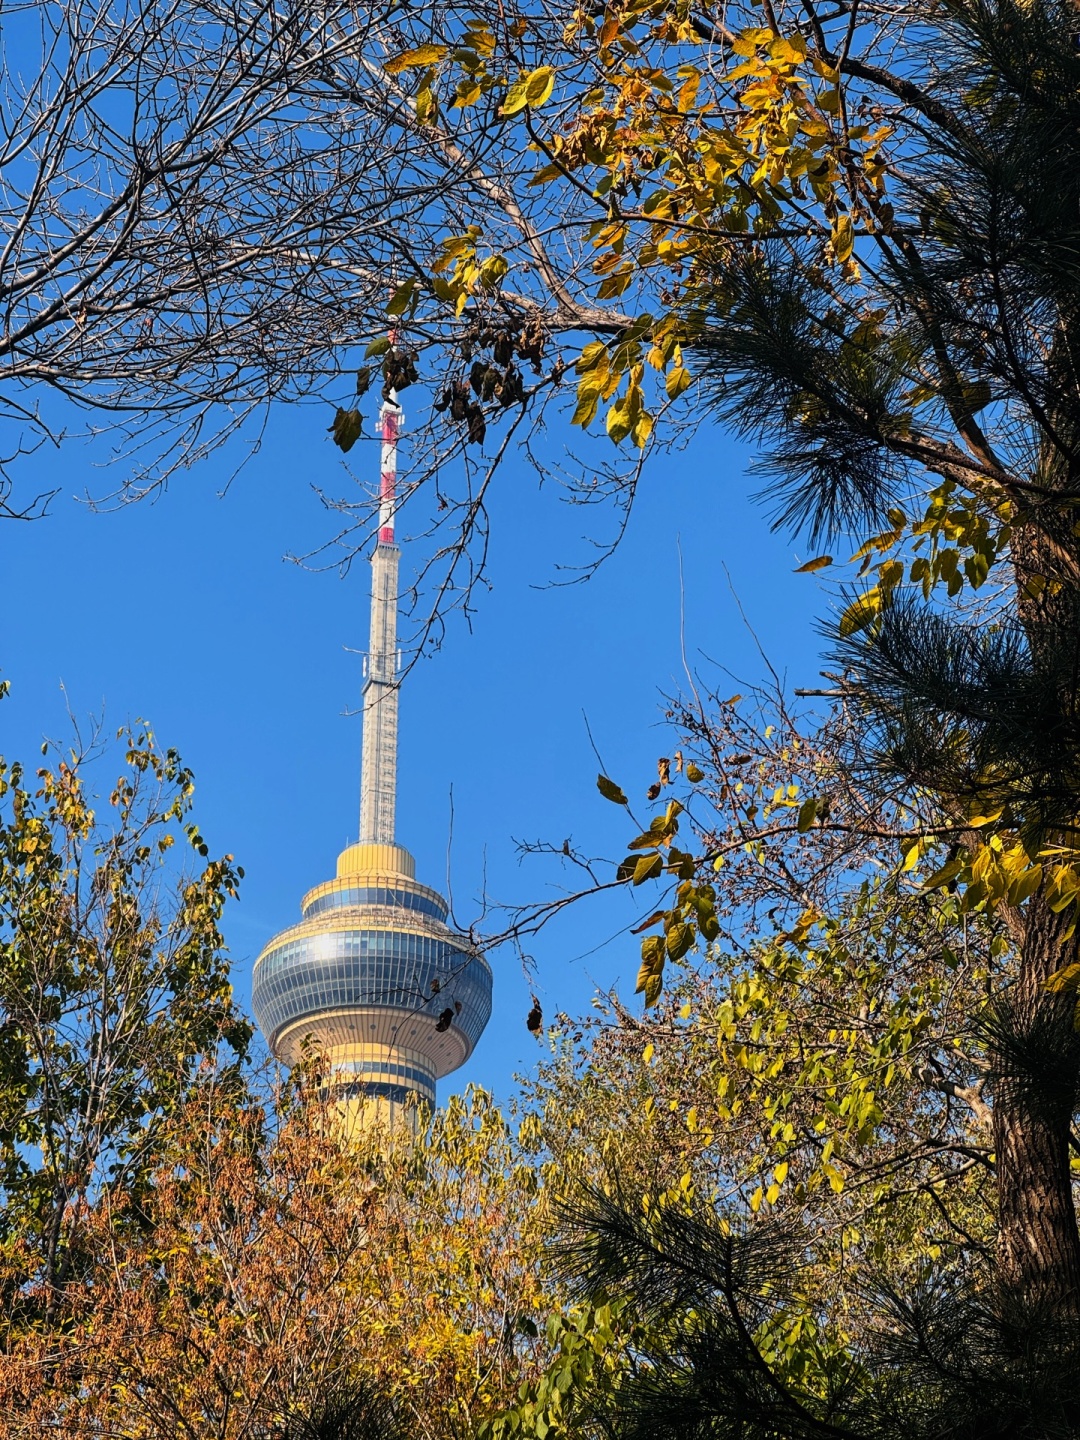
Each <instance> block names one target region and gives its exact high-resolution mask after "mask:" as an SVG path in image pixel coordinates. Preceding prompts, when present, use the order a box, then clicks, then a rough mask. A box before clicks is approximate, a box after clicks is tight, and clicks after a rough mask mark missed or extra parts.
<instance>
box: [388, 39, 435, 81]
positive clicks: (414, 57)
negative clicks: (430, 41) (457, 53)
mask: <svg viewBox="0 0 1080 1440" xmlns="http://www.w3.org/2000/svg"><path fill="white" fill-rule="evenodd" d="M449 48H450V47H449V46H448V45H417V46H416V48H415V49H414V50H404V51H402V53H401V54H400V55H395V56H394V57H393V59H392V60H387V62H386V64H385V66H384V69H386V70H387V71H388V72H389V74H391V75H400V74H401V72H402V70H412V69H415V68H416V67H417V66H419V65H434V64H436V63H437V62H438V61H439V60H441V59H442V58H443V56H444V55H445V54H446V53H447V51H448V50H449Z"/></svg>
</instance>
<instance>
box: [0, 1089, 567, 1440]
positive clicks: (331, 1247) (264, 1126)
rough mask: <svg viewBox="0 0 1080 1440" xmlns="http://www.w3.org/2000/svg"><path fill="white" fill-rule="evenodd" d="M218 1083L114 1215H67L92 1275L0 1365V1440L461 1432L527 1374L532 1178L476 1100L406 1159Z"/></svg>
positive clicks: (80, 1278) (376, 1135)
mask: <svg viewBox="0 0 1080 1440" xmlns="http://www.w3.org/2000/svg"><path fill="white" fill-rule="evenodd" d="M222 1078H223V1077H222V1076H221V1075H220V1073H214V1072H204V1074H203V1076H202V1077H201V1081H200V1085H199V1087H198V1091H197V1093H193V1094H192V1095H191V1097H190V1098H189V1099H188V1101H187V1103H186V1104H185V1105H184V1106H183V1107H182V1108H179V1109H177V1110H176V1111H174V1112H173V1113H172V1114H171V1115H170V1117H169V1120H168V1123H167V1125H166V1127H165V1131H164V1134H163V1136H162V1139H163V1142H164V1143H163V1146H162V1150H161V1158H160V1162H159V1165H158V1167H157V1168H156V1170H155V1171H154V1173H153V1175H152V1176H151V1177H150V1180H149V1183H148V1185H147V1187H146V1189H145V1191H144V1192H143V1193H142V1194H141V1195H140V1196H139V1199H138V1214H137V1215H134V1216H133V1215H132V1213H131V1206H132V1203H133V1202H132V1201H131V1200H130V1199H129V1198H128V1197H127V1196H126V1195H125V1194H124V1193H123V1192H121V1191H119V1190H109V1191H106V1192H105V1193H104V1194H103V1196H102V1198H101V1201H100V1202H99V1203H97V1204H96V1205H94V1206H92V1207H90V1208H89V1211H88V1215H87V1221H86V1227H87V1239H86V1244H87V1247H88V1248H90V1249H92V1250H93V1252H94V1254H95V1257H96V1264H95V1266H94V1267H93V1268H92V1269H91V1268H89V1267H87V1268H84V1269H83V1271H82V1272H81V1273H79V1274H77V1275H72V1276H70V1277H69V1278H68V1279H67V1281H66V1283H65V1285H64V1289H63V1296H62V1307H61V1312H60V1317H59V1318H60V1322H61V1323H59V1324H57V1325H55V1326H54V1327H53V1328H52V1329H47V1328H45V1327H37V1328H36V1329H34V1330H31V1331H28V1332H26V1333H25V1334H24V1335H22V1336H21V1337H20V1339H19V1341H18V1343H17V1344H14V1345H10V1346H9V1347H8V1350H7V1353H6V1355H5V1356H4V1358H3V1359H2V1360H0V1396H2V1397H3V1401H4V1405H3V1413H4V1419H3V1420H2V1421H0V1431H2V1433H3V1434H4V1435H5V1436H11V1437H12V1440H31V1437H37V1436H41V1435H44V1434H50V1435H61V1436H71V1437H72V1440H74V1437H76V1436H79V1437H81V1436H84V1435H86V1434H88V1433H94V1434H105V1433H107V1434H110V1435H115V1436H123V1437H128V1440H166V1437H175V1436H176V1435H189V1436H192V1437H196V1436H198V1437H200V1440H207V1437H215V1440H232V1437H243V1436H250V1435H289V1436H295V1437H296V1440H301V1437H306V1440H315V1437H316V1436H319V1437H325V1440H350V1437H356V1440H366V1437H368V1436H369V1435H375V1434H382V1433H385V1434H387V1435H390V1434H400V1435H401V1436H402V1437H406V1436H407V1437H410V1440H425V1437H430V1440H456V1437H470V1436H473V1435H474V1434H475V1433H476V1430H477V1427H478V1426H479V1425H480V1423H481V1422H482V1420H483V1419H484V1417H485V1416H488V1415H490V1414H492V1413H493V1412H495V1411H497V1410H498V1409H499V1408H500V1407H502V1406H504V1405H506V1404H507V1403H508V1401H509V1400H510V1399H511V1397H512V1396H513V1395H514V1394H515V1392H516V1390H517V1387H518V1386H519V1385H520V1384H521V1383H522V1380H523V1378H524V1377H526V1376H527V1375H528V1374H530V1373H531V1371H532V1370H533V1369H534V1368H535V1365H534V1355H535V1352H536V1351H537V1339H536V1337H537V1335H538V1334H539V1328H538V1321H542V1320H543V1319H544V1318H545V1316H546V1310H547V1306H548V1303H549V1301H550V1296H549V1293H548V1292H546V1291H545V1290H544V1289H543V1287H542V1285H541V1283H540V1278H539V1274H538V1256H539V1252H540V1246H541V1238H540V1236H541V1232H540V1224H539V1219H540V1215H541V1214H542V1207H538V1205H537V1197H538V1176H537V1173H536V1171H535V1170H534V1169H533V1168H532V1167H531V1166H529V1165H528V1164H527V1163H525V1157H524V1156H523V1154H522V1152H521V1151H520V1150H519V1148H518V1146H517V1145H516V1143H515V1140H514V1137H513V1135H512V1133H511V1132H510V1131H509V1129H508V1127H507V1125H506V1122H505V1121H504V1119H503V1117H502V1116H501V1115H500V1113H499V1111H498V1110H497V1109H496V1108H495V1106H494V1105H493V1104H492V1102H491V1100H490V1097H488V1096H486V1095H484V1094H482V1093H481V1092H475V1091H474V1092H472V1093H471V1094H470V1095H468V1096H466V1097H464V1098H462V1099H454V1100H451V1102H450V1104H449V1105H448V1106H447V1107H446V1109H445V1110H444V1111H442V1112H440V1113H439V1114H438V1115H436V1116H435V1117H433V1119H432V1123H431V1127H430V1129H429V1130H427V1131H426V1132H425V1133H423V1134H422V1136H421V1138H420V1139H419V1141H418V1142H414V1141H413V1139H412V1137H411V1136H407V1135H403V1134H402V1133H401V1132H397V1133H396V1134H394V1133H388V1132H386V1131H379V1130H378V1129H376V1128H374V1127H372V1128H371V1129H368V1130H366V1131H365V1132H363V1133H362V1134H359V1135H355V1134H354V1135H352V1136H350V1137H348V1138H346V1137H343V1135H342V1132H341V1129H340V1125H339V1124H338V1123H337V1117H336V1114H335V1112H334V1110H333V1107H332V1106H329V1107H328V1106H324V1105H322V1104H321V1103H320V1101H319V1100H318V1098H317V1094H315V1095H313V1094H310V1093H309V1094H307V1095H305V1096H304V1097H303V1098H299V1097H297V1096H296V1094H295V1093H294V1094H292V1095H290V1094H289V1093H288V1092H286V1093H284V1094H282V1095H279V1096H278V1097H277V1098H276V1099H275V1098H274V1097H268V1096H266V1095H265V1093H264V1094H263V1095H262V1096H261V1098H260V1097H259V1096H258V1094H257V1091H258V1086H257V1085H255V1086H253V1089H252V1091H251V1092H249V1093H247V1094H239V1093H238V1092H237V1090H236V1087H235V1086H233V1085H231V1084H225V1085H224V1086H223V1085H222V1084H221V1080H222ZM335 1424H337V1425H338V1427H339V1429H338V1430H335V1429H334V1425H335ZM379 1424H382V1425H384V1426H385V1427H386V1429H385V1431H382V1432H381V1431H379V1430H378V1429H377V1428H376V1427H377V1426H378V1425H379Z"/></svg>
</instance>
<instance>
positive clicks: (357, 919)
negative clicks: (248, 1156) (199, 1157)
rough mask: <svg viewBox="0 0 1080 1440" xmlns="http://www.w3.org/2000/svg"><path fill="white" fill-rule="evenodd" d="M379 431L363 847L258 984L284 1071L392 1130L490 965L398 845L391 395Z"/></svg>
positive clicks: (343, 862) (341, 865)
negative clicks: (315, 1064)
mask: <svg viewBox="0 0 1080 1440" xmlns="http://www.w3.org/2000/svg"><path fill="white" fill-rule="evenodd" d="M380 422H381V431H382V467H381V484H380V514H379V534H378V541H377V543H376V546H375V550H374V553H373V555H372V557H371V642H370V649H369V652H368V658H367V666H366V674H365V680H364V731H363V752H362V767H361V783H360V838H359V841H358V843H357V844H355V845H350V846H348V848H347V849H345V850H344V851H343V852H342V853H341V855H340V856H339V857H338V862H337V874H336V876H335V878H334V879H333V880H327V881H325V882H324V883H323V884H321V885H316V886H315V888H314V889H313V890H309V891H308V893H307V894H306V895H305V896H304V899H303V901H302V902H301V907H300V908H301V916H302V918H301V920H300V923H299V924H298V925H294V926H292V928H291V929H288V930H284V931H282V933H281V934H280V935H275V936H274V938H273V939H272V940H271V941H270V942H269V943H268V944H267V945H266V947H265V949H264V950H263V951H262V953H261V954H260V955H259V958H258V959H257V960H256V962H255V971H254V976H253V980H252V1004H253V1007H254V1010H255V1018H256V1020H257V1021H258V1023H259V1028H260V1029H261V1030H262V1032H263V1034H264V1035H265V1037H266V1039H267V1042H268V1044H269V1046H270V1049H271V1050H272V1051H273V1053H274V1054H275V1055H276V1056H277V1058H278V1059H279V1060H281V1061H282V1062H283V1063H284V1064H285V1065H289V1066H292V1065H295V1064H296V1063H297V1061H298V1060H299V1059H300V1058H301V1056H302V1055H303V1054H304V1052H305V1048H306V1047H310V1049H311V1050H313V1051H314V1052H315V1053H316V1054H320V1055H323V1056H325V1057H326V1060H327V1062H328V1064H329V1068H330V1076H329V1081H328V1084H329V1087H330V1094H331V1095H332V1097H333V1099H334V1100H335V1102H336V1103H338V1104H340V1105H341V1106H342V1107H343V1110H344V1116H345V1123H346V1126H347V1127H351V1126H352V1125H354V1124H357V1123H362V1121H363V1120H364V1119H365V1118H366V1117H370V1116H372V1115H378V1116H379V1117H380V1118H382V1119H384V1120H387V1121H389V1123H391V1124H394V1123H396V1122H397V1120H398V1117H399V1116H400V1115H401V1114H402V1113H403V1107H404V1106H405V1105H406V1104H407V1102H408V1099H409V1097H410V1096H411V1095H416V1096H418V1097H419V1098H420V1099H421V1100H425V1101H427V1102H428V1103H429V1104H433V1103H434V1100H435V1082H436V1080H438V1079H439V1078H441V1077H442V1076H443V1075H448V1074H449V1073H450V1071H452V1070H456V1069H457V1068H458V1066H459V1065H461V1064H463V1063H464V1061H465V1060H467V1059H468V1057H469V1055H470V1054H471V1053H472V1049H473V1046H474V1045H475V1044H476V1042H477V1040H478V1039H479V1038H480V1035H481V1033H482V1032H483V1029H484V1026H485V1025H486V1024H487V1022H488V1018H489V1017H490V1015H491V969H490V967H489V965H488V963H487V961H486V960H485V959H484V957H483V956H482V955H481V954H480V953H479V951H478V950H477V949H476V948H475V946H473V945H472V944H471V943H470V941H469V940H468V939H467V938H466V937H465V936H463V935H460V934H458V933H456V932H455V931H454V930H452V929H451V928H450V927H449V926H448V925H447V923H446V922H447V913H448V907H447V904H446V901H445V900H444V899H443V898H442V896H441V895H439V894H438V892H437V891H435V890H432V889H429V888H428V886H426V885H421V884H419V883H418V881H417V879H416V865H415V862H414V860H413V857H412V856H411V855H410V854H409V852H408V851H407V850H405V849H404V848H403V847H402V846H400V845H398V844H397V843H396V840H395V815H394V811H395V801H396V794H397V731H398V695H399V691H400V678H399V665H398V651H397V609H398V559H399V555H400V551H399V550H398V548H397V546H396V545H395V543H394V511H395V504H396V496H395V490H396V475H397V439H398V434H399V431H400V425H401V410H400V408H399V407H398V405H397V402H396V398H395V397H394V396H393V395H391V396H390V398H389V399H388V400H387V401H386V402H385V403H384V404H383V406H382V410H381V412H380Z"/></svg>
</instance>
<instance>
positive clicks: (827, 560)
mask: <svg viewBox="0 0 1080 1440" xmlns="http://www.w3.org/2000/svg"><path fill="white" fill-rule="evenodd" d="M831 564H832V556H831V555H818V556H817V557H816V558H815V559H813V560H807V562H806V564H805V565H800V566H799V567H798V569H797V570H795V571H794V572H793V573H794V574H796V575H811V574H813V572H814V571H815V570H824V569H825V567H826V565H831Z"/></svg>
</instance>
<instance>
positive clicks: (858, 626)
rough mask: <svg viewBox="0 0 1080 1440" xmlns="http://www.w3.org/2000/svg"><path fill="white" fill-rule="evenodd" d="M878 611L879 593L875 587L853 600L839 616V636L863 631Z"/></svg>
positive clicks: (879, 604)
mask: <svg viewBox="0 0 1080 1440" xmlns="http://www.w3.org/2000/svg"><path fill="white" fill-rule="evenodd" d="M880 609H881V592H880V591H879V590H878V588H877V586H876V585H875V586H874V587H873V589H872V590H867V591H866V592H865V593H864V594H862V595H859V596H858V597H857V598H856V599H855V600H853V601H852V602H851V604H850V605H849V606H848V607H847V609H846V610H845V611H844V613H843V614H842V615H841V616H840V634H841V635H844V636H847V635H854V634H856V632H857V631H859V630H865V629H866V627H867V625H869V624H870V623H871V621H873V619H874V617H875V616H876V615H877V613H878V611H879V610H880Z"/></svg>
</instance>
